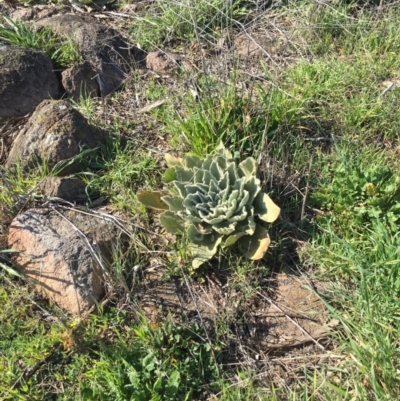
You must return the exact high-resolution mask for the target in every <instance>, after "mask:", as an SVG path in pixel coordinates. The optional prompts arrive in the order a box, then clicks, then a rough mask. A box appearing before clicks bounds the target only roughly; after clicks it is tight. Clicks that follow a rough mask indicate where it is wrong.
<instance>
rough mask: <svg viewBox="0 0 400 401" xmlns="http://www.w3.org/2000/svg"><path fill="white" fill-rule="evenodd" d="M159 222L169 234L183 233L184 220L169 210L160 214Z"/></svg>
mask: <svg viewBox="0 0 400 401" xmlns="http://www.w3.org/2000/svg"><path fill="white" fill-rule="evenodd" d="M160 223H161V225H162V226H163V227H164V228H165V230H166V231H167V232H169V233H171V234H183V233H184V231H185V220H183V219H181V218H180V217H178V216H177V215H176V214H175V213H173V212H170V211H169V210H168V211H166V212H164V213H163V214H161V215H160Z"/></svg>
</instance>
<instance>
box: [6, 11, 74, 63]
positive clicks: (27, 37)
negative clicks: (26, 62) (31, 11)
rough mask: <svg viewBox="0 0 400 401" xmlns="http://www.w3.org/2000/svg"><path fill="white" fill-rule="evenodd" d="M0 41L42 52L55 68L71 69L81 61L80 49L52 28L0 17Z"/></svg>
mask: <svg viewBox="0 0 400 401" xmlns="http://www.w3.org/2000/svg"><path fill="white" fill-rule="evenodd" d="M0 17H1V20H2V21H3V23H0V40H1V41H2V42H4V43H6V44H9V45H14V46H22V47H28V48H33V49H37V50H42V51H43V52H45V53H46V54H47V55H48V56H49V57H50V59H51V61H52V62H53V64H54V66H55V68H66V67H71V66H72V65H73V64H74V63H75V62H76V61H81V57H80V55H79V51H78V48H77V46H76V44H75V42H74V41H73V40H72V39H71V38H63V37H60V36H57V35H56V34H54V33H53V32H52V31H51V29H50V28H47V27H45V28H37V27H34V26H30V25H27V24H26V23H23V22H20V21H13V20H11V19H10V18H7V17H5V16H0Z"/></svg>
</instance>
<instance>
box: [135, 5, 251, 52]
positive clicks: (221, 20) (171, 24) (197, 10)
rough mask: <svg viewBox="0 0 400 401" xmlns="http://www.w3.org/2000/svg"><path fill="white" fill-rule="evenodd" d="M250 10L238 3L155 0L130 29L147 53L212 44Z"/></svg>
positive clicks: (247, 14)
mask: <svg viewBox="0 0 400 401" xmlns="http://www.w3.org/2000/svg"><path fill="white" fill-rule="evenodd" d="M249 13H250V10H249V9H247V8H246V7H245V6H243V5H242V2H241V1H238V0H235V1H230V2H226V1H223V0H199V1H196V2H193V1H190V0H174V1H168V0H157V1H156V2H154V4H153V5H152V6H151V7H150V8H149V10H148V12H147V13H146V15H145V16H144V17H143V18H140V19H138V20H137V21H136V22H135V23H134V24H133V25H132V28H131V32H132V35H133V36H134V37H135V40H136V41H138V43H140V44H141V45H142V46H144V47H145V48H148V49H152V48H154V47H157V46H160V45H161V44H163V43H165V42H172V41H180V42H187V41H190V40H193V39H198V38H202V39H206V40H209V41H210V40H211V41H215V40H217V39H218V35H219V34H220V32H222V31H223V30H224V29H226V28H231V27H232V26H234V25H235V21H236V20H240V19H243V18H245V17H248V16H249Z"/></svg>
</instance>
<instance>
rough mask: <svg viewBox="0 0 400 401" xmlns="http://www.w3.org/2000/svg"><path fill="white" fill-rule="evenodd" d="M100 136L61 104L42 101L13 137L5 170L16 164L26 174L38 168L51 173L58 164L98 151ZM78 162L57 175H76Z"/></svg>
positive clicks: (79, 116) (63, 102)
mask: <svg viewBox="0 0 400 401" xmlns="http://www.w3.org/2000/svg"><path fill="white" fill-rule="evenodd" d="M103 140H104V135H103V133H102V132H101V131H100V130H99V129H98V128H95V127H93V126H91V125H90V124H89V123H88V121H87V120H86V119H85V117H83V116H82V114H80V113H79V112H78V111H77V110H75V109H74V108H73V107H72V106H71V105H70V104H69V103H68V102H66V101H64V100H58V101H54V100H45V101H43V102H42V103H41V104H40V105H39V106H38V107H37V108H36V110H35V112H34V113H33V114H32V116H31V117H30V118H29V120H28V122H27V123H26V125H25V127H24V128H23V129H22V130H21V131H20V133H19V134H18V136H17V137H16V139H15V141H14V143H13V146H12V148H11V151H10V154H9V156H8V158H7V161H6V167H8V168H12V167H13V166H15V165H16V164H19V165H20V167H21V168H23V169H24V170H28V169H30V168H33V167H35V166H38V165H40V164H44V163H45V164H46V165H47V167H48V168H49V169H52V168H53V167H55V166H56V165H59V163H60V162H62V161H65V164H68V162H67V161H68V160H71V158H74V157H75V156H77V155H79V154H80V153H81V152H82V151H83V150H85V149H94V148H97V147H99V146H100V145H101V144H102V142H103ZM80 169H81V166H80V162H79V160H76V161H75V162H73V163H71V164H69V165H67V166H66V167H64V168H63V169H62V170H61V171H59V172H57V174H58V175H68V174H72V173H76V172H79V171H80Z"/></svg>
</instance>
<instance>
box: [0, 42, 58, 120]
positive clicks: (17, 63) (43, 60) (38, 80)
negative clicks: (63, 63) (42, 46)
mask: <svg viewBox="0 0 400 401" xmlns="http://www.w3.org/2000/svg"><path fill="white" fill-rule="evenodd" d="M58 94H59V84H58V80H57V77H56V74H55V73H54V71H53V66H52V64H51V60H50V58H49V57H48V56H47V55H46V54H45V53H43V52H41V51H38V50H33V49H27V48H24V47H19V46H7V45H0V99H1V102H0V117H17V116H23V115H24V114H27V113H30V112H31V111H33V110H34V109H35V107H36V106H37V105H38V104H39V103H40V102H41V101H42V100H44V99H49V98H56V97H57V96H58Z"/></svg>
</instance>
